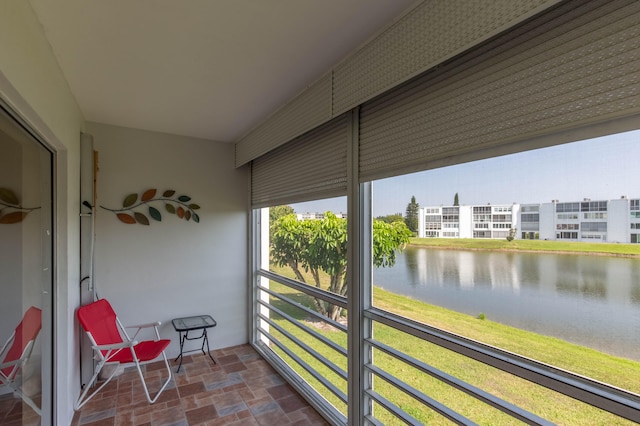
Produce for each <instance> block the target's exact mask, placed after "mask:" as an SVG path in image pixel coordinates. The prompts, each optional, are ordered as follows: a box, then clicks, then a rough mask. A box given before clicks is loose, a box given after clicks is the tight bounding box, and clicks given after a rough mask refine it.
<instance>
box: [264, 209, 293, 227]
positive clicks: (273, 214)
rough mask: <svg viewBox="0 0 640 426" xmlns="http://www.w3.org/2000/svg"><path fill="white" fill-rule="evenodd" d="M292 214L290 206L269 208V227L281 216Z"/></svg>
mask: <svg viewBox="0 0 640 426" xmlns="http://www.w3.org/2000/svg"><path fill="white" fill-rule="evenodd" d="M292 213H294V210H293V207H291V206H275V207H270V208H269V225H271V224H272V223H273V222H275V221H276V220H278V219H280V218H281V217H282V216H286V215H288V214H292Z"/></svg>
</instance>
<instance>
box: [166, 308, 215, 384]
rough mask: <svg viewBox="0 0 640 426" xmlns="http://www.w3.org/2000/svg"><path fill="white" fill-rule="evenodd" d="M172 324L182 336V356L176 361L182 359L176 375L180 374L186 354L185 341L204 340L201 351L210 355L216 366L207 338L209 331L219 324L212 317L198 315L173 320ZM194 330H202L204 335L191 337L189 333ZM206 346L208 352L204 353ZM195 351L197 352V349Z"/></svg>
mask: <svg viewBox="0 0 640 426" xmlns="http://www.w3.org/2000/svg"><path fill="white" fill-rule="evenodd" d="M171 323H172V324H173V328H174V329H175V330H176V331H177V332H178V335H179V336H180V355H178V356H177V357H176V359H175V360H174V361H177V360H178V359H180V364H179V365H178V369H177V370H176V373H179V372H180V367H182V358H183V357H182V355H183V354H184V352H183V351H182V349H183V348H184V342H185V340H198V339H202V347H201V348H200V350H201V351H202V353H203V354H206V355H209V358H211V361H213V363H214V364H215V363H216V360H215V359H213V357H212V356H211V349H209V337H208V336H207V329H208V328H211V327H215V326H216V325H217V324H218V323H216V320H214V319H213V318H211V316H210V315H196V316H193V317H184V318H175V319H173V320H171ZM194 330H202V333H201V334H200V335H199V336H195V337H189V332H190V331H194ZM183 333H184V334H183ZM205 344H206V345H207V352H205V351H204V345H205ZM195 350H196V351H197V349H195ZM187 352H194V351H187Z"/></svg>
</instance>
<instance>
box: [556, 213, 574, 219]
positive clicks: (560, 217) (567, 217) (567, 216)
mask: <svg viewBox="0 0 640 426" xmlns="http://www.w3.org/2000/svg"><path fill="white" fill-rule="evenodd" d="M558 220H578V214H577V213H573V214H571V213H570V214H559V215H558Z"/></svg>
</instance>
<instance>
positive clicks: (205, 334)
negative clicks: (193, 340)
mask: <svg viewBox="0 0 640 426" xmlns="http://www.w3.org/2000/svg"><path fill="white" fill-rule="evenodd" d="M203 331H204V333H203V334H204V339H202V348H201V349H202V353H203V354H204V344H205V343H206V344H207V355H209V358H211V361H213V363H214V364H217V363H216V360H215V359H213V357H212V356H211V349H209V335H208V334H207V329H206V328H205V329H204V330H203Z"/></svg>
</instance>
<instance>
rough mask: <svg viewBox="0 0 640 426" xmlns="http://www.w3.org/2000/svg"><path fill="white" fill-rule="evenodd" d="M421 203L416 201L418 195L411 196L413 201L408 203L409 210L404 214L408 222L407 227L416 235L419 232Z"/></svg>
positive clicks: (405, 220) (405, 221)
mask: <svg viewBox="0 0 640 426" xmlns="http://www.w3.org/2000/svg"><path fill="white" fill-rule="evenodd" d="M419 209H420V204H418V203H416V197H415V196H412V197H411V202H410V203H409V204H407V211H406V213H405V216H404V223H406V224H407V227H408V228H409V230H410V231H411V232H413V234H414V235H415V234H416V233H417V232H418V214H419Z"/></svg>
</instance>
